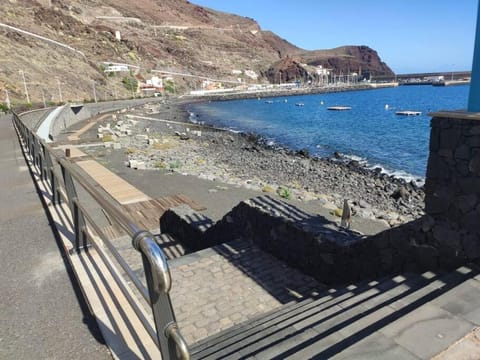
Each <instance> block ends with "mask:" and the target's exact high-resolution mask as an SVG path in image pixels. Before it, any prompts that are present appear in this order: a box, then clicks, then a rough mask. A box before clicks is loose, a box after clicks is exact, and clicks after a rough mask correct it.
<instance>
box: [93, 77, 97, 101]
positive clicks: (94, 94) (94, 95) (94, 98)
mask: <svg viewBox="0 0 480 360" xmlns="http://www.w3.org/2000/svg"><path fill="white" fill-rule="evenodd" d="M93 100H95V102H97V93H96V91H95V80H94V81H93Z"/></svg>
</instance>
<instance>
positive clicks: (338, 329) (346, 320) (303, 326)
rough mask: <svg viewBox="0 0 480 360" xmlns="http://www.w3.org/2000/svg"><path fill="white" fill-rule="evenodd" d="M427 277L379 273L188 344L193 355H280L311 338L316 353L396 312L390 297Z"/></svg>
mask: <svg viewBox="0 0 480 360" xmlns="http://www.w3.org/2000/svg"><path fill="white" fill-rule="evenodd" d="M428 282H429V279H425V278H423V277H421V276H419V275H407V276H405V277H395V278H383V279H382V280H381V281H379V282H374V283H367V282H364V283H362V284H360V285H359V286H357V287H356V288H355V289H352V288H348V287H346V288H341V289H339V290H337V291H336V292H333V293H328V292H325V293H323V294H321V295H322V296H319V297H318V298H316V299H309V300H305V301H302V302H301V303H298V304H294V305H289V306H285V307H282V308H281V309H280V310H279V311H276V312H275V311H272V312H271V313H269V314H267V315H265V316H263V317H258V318H256V319H255V320H253V321H250V322H248V323H244V324H241V325H239V326H237V327H235V328H231V329H228V330H226V331H224V332H222V333H220V334H217V335H216V336H212V337H210V338H207V339H204V340H203V341H201V342H198V343H197V344H195V345H194V346H193V347H192V357H193V358H195V359H218V358H222V359H223V358H229V357H230V356H234V357H235V356H236V358H239V357H251V356H255V358H257V357H258V358H259V359H265V358H272V357H275V356H281V357H283V355H287V354H288V350H289V349H292V348H295V347H296V346H297V345H299V344H305V343H308V342H309V341H312V339H315V341H314V343H315V351H317V352H318V351H321V349H322V348H329V347H331V346H333V345H334V344H336V343H338V342H339V341H341V340H342V339H345V338H348V336H350V335H351V334H354V333H357V332H359V331H361V330H362V329H363V328H364V327H366V326H369V325H370V324H374V323H377V322H379V321H381V320H382V318H383V317H385V316H388V315H390V314H391V313H393V312H394V311H395V309H393V308H390V307H389V306H388V305H389V301H395V300H396V299H399V298H401V297H402V296H403V294H405V293H408V292H410V293H413V292H415V291H417V290H418V289H419V288H421V287H422V286H424V285H425V284H427V283H428ZM432 286H436V285H432ZM379 296H381V297H382V299H383V300H382V301H379V302H378V306H377V307H376V308H369V304H370V302H371V301H372V300H373V299H375V298H376V297H379ZM352 319H354V320H353V321H352ZM307 350H308V346H307ZM307 350H305V351H307ZM290 355H291V354H290Z"/></svg>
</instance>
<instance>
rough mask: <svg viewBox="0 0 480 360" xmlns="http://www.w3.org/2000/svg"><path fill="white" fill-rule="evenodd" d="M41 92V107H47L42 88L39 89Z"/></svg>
mask: <svg viewBox="0 0 480 360" xmlns="http://www.w3.org/2000/svg"><path fill="white" fill-rule="evenodd" d="M40 90H41V91H42V100H43V107H44V108H46V107H47V103H46V102H45V93H44V92H43V88H41V89H40Z"/></svg>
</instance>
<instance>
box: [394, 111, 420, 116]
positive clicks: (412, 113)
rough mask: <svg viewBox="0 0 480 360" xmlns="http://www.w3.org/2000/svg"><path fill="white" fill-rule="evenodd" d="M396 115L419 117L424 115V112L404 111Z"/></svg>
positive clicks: (397, 112)
mask: <svg viewBox="0 0 480 360" xmlns="http://www.w3.org/2000/svg"><path fill="white" fill-rule="evenodd" d="M395 115H402V116H418V115H422V112H421V111H411V110H402V111H396V112H395Z"/></svg>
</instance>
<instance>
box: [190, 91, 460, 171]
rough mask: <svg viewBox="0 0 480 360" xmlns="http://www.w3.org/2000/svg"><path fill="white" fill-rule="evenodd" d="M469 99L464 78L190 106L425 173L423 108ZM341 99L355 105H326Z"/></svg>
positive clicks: (206, 115) (202, 117)
mask: <svg viewBox="0 0 480 360" xmlns="http://www.w3.org/2000/svg"><path fill="white" fill-rule="evenodd" d="M467 99H468V86H451V87H433V86H400V87H397V88H387V89H378V90H368V91H352V92H343V93H333V94H316V95H302V96H291V97H281V98H262V99H260V100H257V99H254V100H232V101H219V102H210V103H201V104H194V105H191V106H190V108H189V110H190V111H192V112H193V113H195V114H196V115H198V120H199V121H205V122H206V123H209V124H212V125H215V126H220V127H225V128H229V129H232V130H240V131H246V132H255V133H257V134H259V135H262V136H263V137H265V138H267V139H268V140H269V141H272V142H274V143H277V144H281V145H284V146H287V147H289V148H291V149H294V150H298V149H303V148H306V149H308V150H309V151H310V153H311V154H312V155H317V156H322V157H331V156H332V154H333V153H334V152H335V151H337V152H340V153H341V154H343V155H345V156H347V157H351V158H353V159H357V160H361V161H362V162H364V164H365V165H366V166H369V167H377V166H379V167H382V168H383V169H384V170H385V171H386V172H388V173H391V174H395V175H397V176H403V177H407V178H408V177H410V175H413V176H415V177H420V178H423V177H424V176H425V172H426V164H427V158H428V145H429V136H430V117H429V116H428V113H429V112H432V111H439V110H459V109H465V108H466V106H467ZM266 101H273V102H272V103H267V102H266ZM296 103H303V104H304V106H295V104H296ZM338 105H347V106H351V107H352V109H351V110H350V111H329V110H327V107H329V106H338ZM386 105H388V108H387V107H386ZM398 110H414V111H421V112H422V115H420V116H408V117H407V116H398V115H395V111H398Z"/></svg>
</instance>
